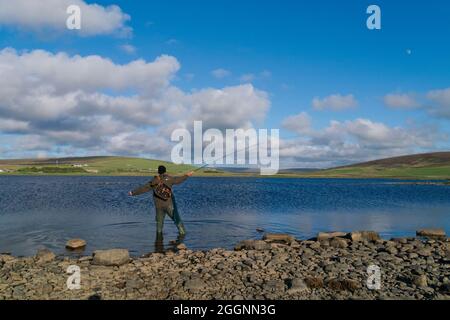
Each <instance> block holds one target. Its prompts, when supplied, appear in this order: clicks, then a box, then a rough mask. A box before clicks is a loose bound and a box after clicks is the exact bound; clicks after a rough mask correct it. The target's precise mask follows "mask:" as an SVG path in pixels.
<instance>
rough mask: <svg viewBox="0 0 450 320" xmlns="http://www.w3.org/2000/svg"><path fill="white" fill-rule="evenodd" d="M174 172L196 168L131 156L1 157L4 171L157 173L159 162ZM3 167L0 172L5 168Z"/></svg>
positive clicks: (23, 172)
mask: <svg viewBox="0 0 450 320" xmlns="http://www.w3.org/2000/svg"><path fill="white" fill-rule="evenodd" d="M161 164H162V165H165V166H166V167H167V170H168V171H169V172H171V173H173V174H181V173H185V172H188V171H191V170H193V169H195V167H193V166H190V165H175V164H173V163H170V162H166V161H160V160H153V159H142V158H131V157H74V158H57V159H17V160H0V170H1V171H3V172H2V173H4V174H24V175H29V174H36V175H40V174H63V175H64V174H67V175H153V174H155V173H156V172H157V169H158V166H159V165H161ZM1 171H0V172H1Z"/></svg>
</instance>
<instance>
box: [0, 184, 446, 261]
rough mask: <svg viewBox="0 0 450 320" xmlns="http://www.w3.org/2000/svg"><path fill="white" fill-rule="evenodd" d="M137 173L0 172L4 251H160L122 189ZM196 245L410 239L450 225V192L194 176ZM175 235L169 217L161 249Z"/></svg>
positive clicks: (185, 207)
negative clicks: (368, 236)
mask: <svg viewBox="0 0 450 320" xmlns="http://www.w3.org/2000/svg"><path fill="white" fill-rule="evenodd" d="M146 180H147V179H146V178H134V177H121V178H117V177H103V178H102V177H46V178H41V177H0V197H1V198H0V252H13V253H14V254H17V255H30V254H34V253H35V251H36V249H37V248H40V247H48V248H50V249H52V250H54V251H56V252H58V253H63V252H65V251H64V243H65V241H66V240H67V239H69V238H83V239H85V240H87V242H88V247H87V253H89V252H91V251H92V250H94V249H105V248H112V247H117V248H128V249H130V251H131V252H132V254H143V253H146V252H150V251H153V250H154V246H155V229H156V226H155V218H154V209H153V203H152V200H151V195H150V194H148V195H144V196H141V197H136V198H130V197H127V196H126V192H127V191H128V190H129V189H132V188H133V187H135V186H137V185H140V184H142V183H144V182H145V181H146ZM175 192H176V194H177V202H178V206H179V209H180V211H181V214H182V216H183V218H184V220H185V223H186V228H187V230H188V235H187V237H186V239H185V243H186V245H187V246H188V247H191V248H194V249H206V248H213V247H228V248H230V247H232V246H233V245H234V244H235V243H237V242H238V241H240V240H242V239H247V238H258V237H261V234H260V233H258V232H257V231H256V229H257V228H262V229H264V230H266V231H267V232H287V233H291V234H293V235H295V236H297V237H298V238H301V239H307V238H310V237H313V236H315V235H316V234H317V232H320V231H333V230H338V231H351V230H375V231H378V232H380V233H381V234H382V235H383V236H384V237H393V236H414V234H415V230H417V229H419V228H423V227H441V228H444V229H446V231H447V233H448V232H449V231H450V210H449V209H450V188H449V187H446V186H426V185H393V184H390V183H386V182H385V181H380V180H339V179H332V180H324V179H240V178H239V179H233V178H232V179H223V178H220V179H215V178H212V179H191V180H190V181H188V182H187V183H186V184H184V185H181V186H178V187H177V188H176V190H175ZM175 239H176V228H175V226H174V225H173V223H172V222H171V221H170V220H169V219H166V223H165V239H164V243H165V245H166V246H167V245H169V242H170V241H171V240H175Z"/></svg>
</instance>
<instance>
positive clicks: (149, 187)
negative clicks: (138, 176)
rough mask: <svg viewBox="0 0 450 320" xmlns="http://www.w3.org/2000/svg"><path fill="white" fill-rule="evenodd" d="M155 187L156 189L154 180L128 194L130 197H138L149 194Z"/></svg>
mask: <svg viewBox="0 0 450 320" xmlns="http://www.w3.org/2000/svg"><path fill="white" fill-rule="evenodd" d="M153 187H154V180H152V181H149V182H147V183H146V184H145V185H143V186H142V187H139V188H137V189H134V190H133V191H130V192H128V195H129V196H138V195H140V194H143V193H146V192H149V191H150V190H152V189H153Z"/></svg>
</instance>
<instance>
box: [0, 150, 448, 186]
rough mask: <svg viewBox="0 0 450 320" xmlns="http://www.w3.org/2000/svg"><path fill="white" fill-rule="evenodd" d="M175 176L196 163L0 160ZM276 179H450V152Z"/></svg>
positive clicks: (25, 170) (34, 167) (13, 168)
mask: <svg viewBox="0 0 450 320" xmlns="http://www.w3.org/2000/svg"><path fill="white" fill-rule="evenodd" d="M161 164H162V165H165V166H166V167H167V170H168V172H170V173H171V174H174V175H179V174H184V173H186V172H188V171H192V170H195V169H196V167H195V166H191V165H176V164H173V163H170V162H167V161H160V160H153V159H143V158H131V157H78V158H59V159H19V160H0V175H85V176H90V175H92V176H151V175H155V174H156V173H157V168H158V166H159V165H161ZM195 175H196V176H201V177H261V176H260V175H259V174H258V172H249V171H242V172H232V171H227V170H226V169H214V168H208V167H206V168H204V169H201V170H199V171H197V172H196V173H195ZM271 177H276V178H395V179H417V180H449V181H450V152H441V153H433V154H421V155H411V156H403V157H396V158H388V159H382V160H376V161H371V162H366V163H359V164H355V165H351V166H345V167H338V168H331V169H326V170H316V171H307V172H305V171H301V170H299V171H295V170H289V171H280V173H279V174H277V175H274V176H271Z"/></svg>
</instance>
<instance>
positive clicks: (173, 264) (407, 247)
mask: <svg viewBox="0 0 450 320" xmlns="http://www.w3.org/2000/svg"><path fill="white" fill-rule="evenodd" d="M434 231H435V230H434ZM70 265H75V266H78V267H79V268H80V276H81V288H80V289H77V290H69V289H68V288H67V279H68V277H69V276H70V274H67V268H68V267H69V266H70ZM369 266H377V267H379V268H380V271H381V277H380V282H379V283H380V285H381V287H380V289H373V288H372V289H369V288H368V287H367V279H368V277H369V276H370V274H368V270H367V268H368V267H369ZM449 277H450V242H449V238H447V237H446V236H445V233H444V236H442V233H439V234H438V237H435V235H431V234H429V235H425V237H424V238H422V237H420V238H418V237H410V238H394V239H391V240H383V239H381V238H380V237H379V235H378V234H377V233H375V232H371V231H363V232H350V233H343V232H342V233H341V232H333V233H319V234H318V236H317V238H316V239H313V240H297V239H295V238H293V237H292V236H289V235H285V234H266V235H265V236H264V237H263V240H244V241H241V242H240V243H238V244H237V245H236V246H235V248H234V250H226V249H221V248H217V249H211V250H204V251H192V250H189V249H188V248H186V246H185V245H184V244H179V245H178V246H177V247H176V249H174V250H168V251H166V252H164V253H149V254H148V255H145V256H142V257H135V258H130V256H129V253H128V250H124V249H112V250H98V251H95V252H94V254H93V255H91V256H81V257H78V258H74V257H69V256H58V257H56V256H55V255H54V254H53V253H52V252H51V251H49V250H40V251H39V252H38V253H37V254H36V255H35V256H32V257H22V258H17V257H13V256H10V255H2V254H0V300H4V299H6V300H15V299H182V300H184V299H220V300H223V299H237V300H244V299H246V300H247V299H250V300H253V299H256V300H267V299H268V300H270V299H364V300H372V299H419V300H420V299H438V300H450V279H449Z"/></svg>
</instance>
